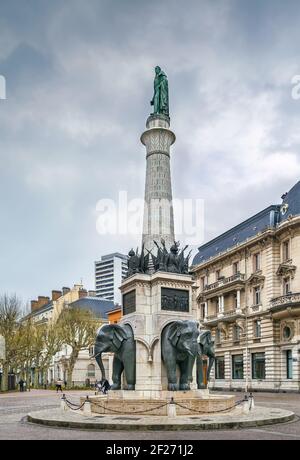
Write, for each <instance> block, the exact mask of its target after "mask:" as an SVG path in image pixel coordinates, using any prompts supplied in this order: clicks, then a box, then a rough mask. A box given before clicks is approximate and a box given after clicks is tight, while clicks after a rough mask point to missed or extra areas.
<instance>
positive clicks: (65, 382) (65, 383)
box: [64, 380, 68, 390]
mask: <svg viewBox="0 0 300 460" xmlns="http://www.w3.org/2000/svg"><path fill="white" fill-rule="evenodd" d="M64 385H65V390H66V389H67V386H68V382H67V381H66V380H65V381H64Z"/></svg>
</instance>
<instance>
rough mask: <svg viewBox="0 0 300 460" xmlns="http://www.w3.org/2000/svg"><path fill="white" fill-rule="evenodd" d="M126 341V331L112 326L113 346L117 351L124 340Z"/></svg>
mask: <svg viewBox="0 0 300 460" xmlns="http://www.w3.org/2000/svg"><path fill="white" fill-rule="evenodd" d="M126 339H127V334H126V331H125V330H124V329H123V328H121V327H120V326H114V330H113V340H112V342H113V345H114V346H115V347H116V349H117V350H119V348H121V345H122V343H123V342H124V340H126Z"/></svg>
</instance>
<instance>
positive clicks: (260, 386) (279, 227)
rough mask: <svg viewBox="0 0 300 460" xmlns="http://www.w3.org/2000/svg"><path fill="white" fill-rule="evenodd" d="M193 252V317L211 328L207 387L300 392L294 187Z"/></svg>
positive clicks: (299, 201) (299, 224) (299, 260)
mask: <svg viewBox="0 0 300 460" xmlns="http://www.w3.org/2000/svg"><path fill="white" fill-rule="evenodd" d="M282 199H283V202H282V204H281V205H272V206H270V207H268V208H266V209H264V210H263V211H261V212H259V213H258V214H256V215H255V216H253V217H251V218H249V219H248V220H246V221H245V222H242V223H241V224H239V225H237V226H236V227H234V228H232V229H230V230H229V231H227V232H226V233H224V234H222V235H220V236H218V237H217V238H215V239H214V240H212V241H210V242H208V243H206V244H204V245H203V246H201V247H200V248H199V252H198V254H197V255H196V256H195V258H194V261H193V267H192V272H194V275H195V278H196V285H197V291H196V297H197V306H198V312H197V314H198V318H199V320H200V321H201V323H202V327H205V328H209V329H211V330H212V331H213V335H214V337H215V345H216V363H215V369H214V370H213V372H212V376H211V388H215V389H226V390H227V389H244V388H246V389H248V390H276V391H286V390H287V391H299V390H300V182H298V183H297V184H296V185H295V186H294V187H293V188H292V189H291V190H290V192H289V193H287V194H285V195H284V196H283V197H282Z"/></svg>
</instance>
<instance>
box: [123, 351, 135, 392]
mask: <svg viewBox="0 0 300 460" xmlns="http://www.w3.org/2000/svg"><path fill="white" fill-rule="evenodd" d="M124 371H125V376H126V382H127V388H126V390H134V389H135V362H133V361H132V359H126V360H125V361H124Z"/></svg>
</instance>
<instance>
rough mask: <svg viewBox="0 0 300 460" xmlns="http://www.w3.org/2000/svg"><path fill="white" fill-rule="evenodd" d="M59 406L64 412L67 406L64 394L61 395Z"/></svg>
mask: <svg viewBox="0 0 300 460" xmlns="http://www.w3.org/2000/svg"><path fill="white" fill-rule="evenodd" d="M60 408H61V410H62V411H63V412H66V411H67V410H68V406H67V403H66V395H62V398H61V400H60Z"/></svg>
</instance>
